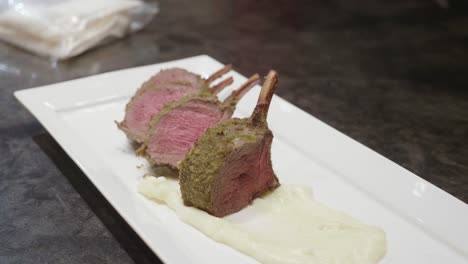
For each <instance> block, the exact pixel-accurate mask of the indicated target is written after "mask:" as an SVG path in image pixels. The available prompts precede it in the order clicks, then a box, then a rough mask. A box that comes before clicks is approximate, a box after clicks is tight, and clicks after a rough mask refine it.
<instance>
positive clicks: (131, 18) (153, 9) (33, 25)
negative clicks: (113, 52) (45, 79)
mask: <svg viewBox="0 0 468 264" xmlns="http://www.w3.org/2000/svg"><path fill="white" fill-rule="evenodd" d="M157 12H158V8H157V6H156V4H150V3H145V2H142V1H140V0H0V39H1V40H4V41H6V42H9V43H11V44H14V45H17V46H19V47H22V48H24V49H26V50H29V51H31V52H34V53H36V54H39V55H42V56H46V57H50V58H52V59H55V60H62V59H66V58H70V57H73V56H75V55H78V54H80V53H82V52H84V51H86V50H88V49H90V48H92V47H94V46H96V45H98V44H100V43H102V42H103V41H104V40H108V39H109V38H112V37H119V38H120V37H123V36H125V35H126V34H127V33H131V32H135V31H137V30H139V29H141V28H143V27H144V26H145V25H146V24H147V23H148V22H149V21H151V19H152V18H153V17H154V15H155V14H156V13H157Z"/></svg>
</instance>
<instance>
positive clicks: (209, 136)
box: [179, 71, 279, 217]
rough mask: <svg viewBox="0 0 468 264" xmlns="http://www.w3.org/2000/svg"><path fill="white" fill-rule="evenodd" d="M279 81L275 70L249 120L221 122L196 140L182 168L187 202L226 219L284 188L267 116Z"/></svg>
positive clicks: (186, 203) (182, 182)
mask: <svg viewBox="0 0 468 264" xmlns="http://www.w3.org/2000/svg"><path fill="white" fill-rule="evenodd" d="M277 85H278V74H277V73H276V72H275V71H270V72H269V73H268V75H267V77H266V79H265V82H264V84H263V87H262V90H261V92H260V96H259V98H258V101H257V105H256V107H255V109H254V111H253V113H252V115H251V116H250V117H249V118H244V119H238V118H233V119H228V120H224V121H221V122H220V123H218V124H216V125H214V126H213V127H211V128H209V129H207V130H206V131H205V132H204V133H203V134H202V135H201V136H200V138H199V139H198V140H197V141H196V142H195V144H194V146H193V148H192V149H191V150H190V152H189V153H188V154H187V155H186V157H185V158H184V159H183V160H182V162H181V163H180V166H179V169H180V173H179V180H180V188H181V193H182V199H183V201H184V204H185V205H187V206H194V207H197V208H199V209H202V210H204V211H206V212H208V213H210V214H212V215H214V216H218V217H222V216H225V215H228V214H232V213H235V212H237V211H239V210H241V209H242V208H244V207H245V206H247V205H248V204H250V203H251V202H252V201H253V199H254V198H255V197H258V196H260V195H262V194H263V193H265V192H267V191H269V190H272V189H274V188H276V187H278V186H279V181H278V178H277V177H276V175H275V173H274V171H273V168H272V164H271V143H272V140H273V134H272V132H271V130H270V129H269V128H268V124H267V120H266V118H267V114H268V109H269V106H270V102H271V99H272V97H273V93H274V91H275V89H276V87H277Z"/></svg>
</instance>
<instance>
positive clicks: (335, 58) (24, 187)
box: [0, 0, 468, 263]
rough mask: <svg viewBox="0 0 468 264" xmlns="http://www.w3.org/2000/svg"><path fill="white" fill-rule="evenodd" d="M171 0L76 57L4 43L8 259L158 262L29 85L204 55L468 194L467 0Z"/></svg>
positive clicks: (1, 201)
mask: <svg viewBox="0 0 468 264" xmlns="http://www.w3.org/2000/svg"><path fill="white" fill-rule="evenodd" d="M275 2H276V3H275V4H273V3H272V1H265V0H263V1H247V0H240V1H214V0H211V1H210V0H203V1H181V0H177V1H176V0H172V1H161V2H160V8H161V12H160V14H158V15H157V17H156V18H155V19H154V21H153V22H152V23H151V24H150V25H149V26H148V27H147V28H146V29H144V30H143V31H141V32H139V33H137V34H134V35H132V36H131V37H128V38H126V39H123V40H120V41H116V42H113V43H111V44H107V45H104V46H102V47H99V48H96V49H94V50H91V51H89V52H87V53H85V54H83V55H82V56H80V57H78V58H75V59H72V60H70V61H67V62H64V63H51V62H49V61H47V60H44V59H41V58H37V57H35V56H33V55H30V54H27V53H25V52H23V51H20V50H18V49H16V48H14V47H10V46H8V45H5V44H1V43H0V138H1V140H0V153H1V158H0V169H1V173H0V238H1V239H0V263H132V262H137V263H157V261H158V260H157V257H156V256H155V255H154V254H153V253H152V252H151V251H150V250H149V249H148V248H147V247H146V246H145V244H144V243H143V242H142V241H141V240H140V239H139V238H138V236H137V235H136V234H135V233H134V232H133V231H132V230H131V228H129V227H128V225H127V224H126V223H125V221H123V220H122V219H121V218H120V217H119V216H118V214H117V213H116V212H115V211H114V210H113V209H112V207H111V206H110V205H109V204H108V203H107V201H106V200H105V199H104V198H103V197H102V196H101V194H100V193H99V192H98V191H97V190H96V189H95V188H94V187H93V185H92V184H91V183H90V182H89V181H88V180H87V178H86V176H85V175H84V174H83V173H82V172H81V171H80V170H79V169H78V167H77V166H76V165H75V164H74V163H73V162H72V161H71V160H70V158H69V157H68V156H67V155H66V154H65V153H64V152H63V150H62V149H61V148H60V147H59V146H58V144H57V143H56V142H55V141H54V140H53V139H52V138H51V137H50V135H49V134H48V133H47V132H46V131H45V130H44V128H43V127H42V126H41V125H40V124H39V123H38V122H37V121H36V119H35V118H33V117H32V115H31V114H30V113H28V111H27V110H25V109H24V108H23V107H22V106H21V105H20V104H19V103H18V102H17V101H16V100H15V99H14V97H13V92H14V91H16V90H19V89H23V88H29V87H35V86H40V85H45V84H50V83H56V82H61V81H65V80H70V79H76V78H79V77H84V76H89V75H93V74H97V73H102V72H107V71H112V70H118V69H124V68H129V67H135V66H140V65H147V64H153V63H158V62H162V61H167V60H173V59H178V58H183V57H188V56H193V55H198V54H209V55H210V56H212V57H214V58H216V59H218V60H220V61H222V62H225V63H233V64H234V66H235V69H236V70H237V71H239V72H241V73H242V74H244V75H250V74H251V73H253V72H259V73H262V74H266V72H267V71H268V70H269V69H270V68H273V69H276V70H277V71H278V72H279V74H280V88H279V89H278V91H277V93H278V94H279V95H280V96H282V97H283V98H285V99H286V100H288V101H291V102H292V103H294V104H295V105H297V106H299V107H300V108H302V109H304V110H305V111H307V112H309V113H311V114H312V115H314V116H315V117H317V118H319V119H321V120H323V121H324V122H325V123H328V124H330V125H331V126H333V127H335V128H337V129H338V130H340V131H342V132H343V133H345V134H347V135H349V136H350V137H352V138H354V139H356V140H357V141H359V142H361V143H363V144H364V145H366V146H368V147H370V148H371V149H374V150H375V151H377V152H379V153H381V154H382V155H384V156H385V157H388V158H389V159H390V160H393V161H395V162H396V163H398V164H400V165H402V166H403V167H405V168H407V169H408V170H410V171H412V172H414V173H416V174H417V175H419V176H421V177H423V178H424V179H426V180H428V181H429V182H431V183H433V184H435V185H436V186H438V187H440V188H442V189H443V190H445V191H447V192H449V193H451V194H452V195H454V196H455V197H457V198H459V199H461V200H463V201H465V202H468V158H467V157H468V144H467V143H468V140H467V138H468V90H467V87H468V78H467V76H468V31H467V30H466V29H467V27H468V17H467V16H466V14H467V11H468V6H467V4H464V3H463V1H449V2H448V8H443V7H442V6H444V5H445V4H444V3H447V2H446V1H443V0H440V1H429V0H424V1H422V0H421V1H416V0H411V1H344V0H339V1H338V0H337V1H324V2H322V1H306V0H303V1H275Z"/></svg>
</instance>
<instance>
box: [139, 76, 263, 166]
mask: <svg viewBox="0 0 468 264" xmlns="http://www.w3.org/2000/svg"><path fill="white" fill-rule="evenodd" d="M259 79H260V77H259V76H258V74H254V75H253V76H252V77H250V78H249V79H248V80H247V81H246V82H245V83H244V84H242V85H241V86H240V87H239V88H238V89H237V90H235V91H233V92H232V93H231V95H230V96H228V97H227V98H226V99H225V100H224V101H222V102H221V101H219V100H218V99H217V97H216V96H215V95H213V93H210V92H208V93H202V94H197V95H193V96H187V97H184V98H182V99H180V100H178V101H176V102H173V103H170V104H167V105H166V106H164V108H163V109H162V110H161V111H159V113H158V114H156V115H155V116H154V117H153V119H152V120H151V122H150V129H149V131H148V135H147V136H146V139H145V142H144V144H143V145H142V147H141V148H140V149H139V150H138V151H137V153H138V154H139V155H142V156H145V157H146V158H147V159H148V161H149V162H150V163H151V164H153V165H155V166H157V167H161V166H162V167H166V168H168V169H171V170H173V171H177V170H178V167H179V163H180V161H181V160H182V159H183V158H184V157H185V156H186V154H187V153H188V152H189V150H190V149H191V148H192V146H193V144H194V143H195V141H196V140H197V139H198V138H199V137H200V135H201V134H202V133H203V132H204V131H205V130H206V129H207V128H209V127H211V126H213V125H215V124H217V123H219V122H220V121H222V120H225V119H229V118H231V116H232V114H233V113H234V110H235V107H236V104H237V103H238V101H239V100H240V99H241V98H242V96H243V95H244V94H246V93H247V92H248V91H249V90H250V89H251V88H252V87H254V86H255V85H256V84H257V83H258V81H259Z"/></svg>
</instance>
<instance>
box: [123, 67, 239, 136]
mask: <svg viewBox="0 0 468 264" xmlns="http://www.w3.org/2000/svg"><path fill="white" fill-rule="evenodd" d="M231 68H232V66H231V65H226V66H224V67H223V68H222V69H220V70H219V71H217V72H215V73H213V74H212V75H211V76H210V77H209V78H208V79H203V78H202V77H201V76H199V75H197V74H195V73H192V72H189V71H187V70H184V69H180V68H172V69H167V70H162V71H160V72H159V73H158V74H156V75H154V76H153V77H151V78H150V79H149V80H148V81H146V82H145V83H143V85H142V86H141V87H140V88H139V89H138V90H137V92H136V93H135V95H134V96H133V97H132V98H131V99H130V101H129V102H128V104H127V106H126V108H125V117H124V120H123V121H122V122H120V123H117V126H118V127H119V128H120V129H121V130H122V131H124V132H125V133H126V134H127V137H128V138H130V139H132V140H134V141H136V142H138V143H142V142H143V141H144V139H145V136H146V134H147V132H148V128H149V122H150V120H151V118H152V117H153V116H154V115H155V114H157V113H158V112H159V111H160V110H161V109H162V108H163V106H164V105H165V104H166V103H170V102H173V101H175V100H178V99H180V98H182V97H184V96H187V95H194V94H199V93H204V92H209V93H213V94H217V93H218V92H219V91H220V90H222V88H224V87H226V86H228V85H230V84H232V82H233V79H232V77H230V78H227V79H225V80H223V81H221V82H220V83H218V84H217V85H215V86H213V87H210V84H211V83H212V82H213V81H214V80H216V79H218V78H220V77H221V76H222V75H223V74H225V73H227V72H228V71H230V70H231Z"/></svg>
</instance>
